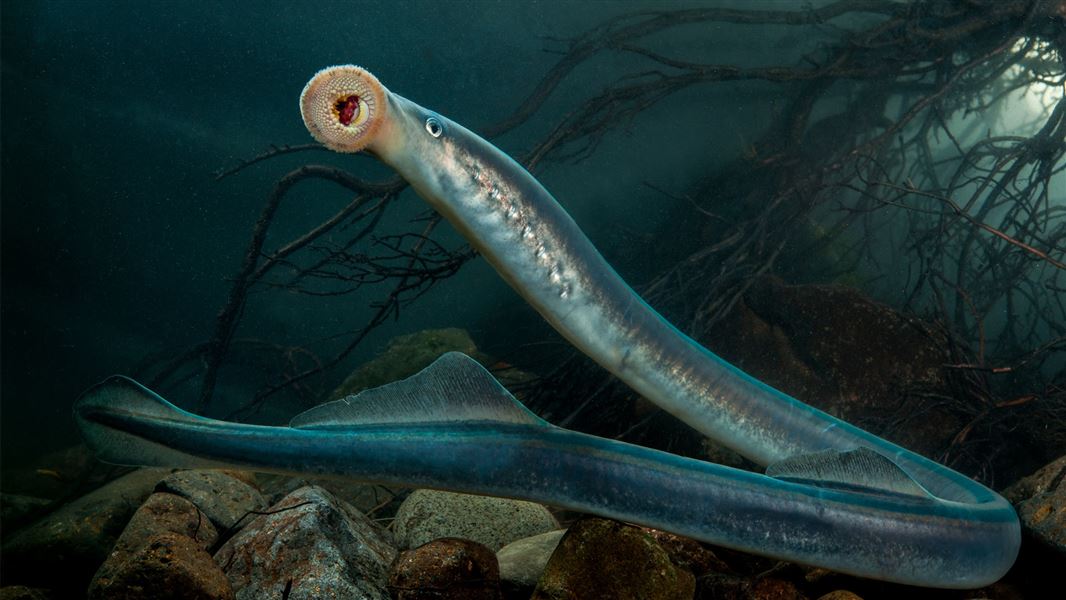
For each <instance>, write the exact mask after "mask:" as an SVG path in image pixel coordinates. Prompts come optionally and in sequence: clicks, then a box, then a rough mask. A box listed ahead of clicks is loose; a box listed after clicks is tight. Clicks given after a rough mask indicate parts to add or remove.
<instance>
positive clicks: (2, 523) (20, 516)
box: [0, 494, 52, 531]
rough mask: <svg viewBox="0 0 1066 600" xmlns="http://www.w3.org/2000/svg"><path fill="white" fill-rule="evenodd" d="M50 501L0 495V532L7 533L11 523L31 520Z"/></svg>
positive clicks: (15, 495) (16, 495)
mask: <svg viewBox="0 0 1066 600" xmlns="http://www.w3.org/2000/svg"><path fill="white" fill-rule="evenodd" d="M51 503H52V502H51V500H48V499H46V498H37V497H36V496H22V495H19V494H0V530H2V531H9V530H10V527H11V523H17V522H19V521H25V520H28V519H32V518H33V515H34V514H35V513H38V511H40V510H42V509H44V508H45V507H47V506H48V505H49V504H51Z"/></svg>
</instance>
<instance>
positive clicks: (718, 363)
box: [79, 66, 1020, 587]
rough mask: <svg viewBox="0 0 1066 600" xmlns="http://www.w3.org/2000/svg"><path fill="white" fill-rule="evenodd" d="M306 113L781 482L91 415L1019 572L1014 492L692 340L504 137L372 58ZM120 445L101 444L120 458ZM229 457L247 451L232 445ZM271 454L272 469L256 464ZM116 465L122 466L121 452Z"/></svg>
mask: <svg viewBox="0 0 1066 600" xmlns="http://www.w3.org/2000/svg"><path fill="white" fill-rule="evenodd" d="M301 108H302V111H303V114H304V120H305V123H306V124H307V126H308V128H309V130H310V131H311V133H312V134H313V135H314V136H315V137H316V138H317V139H318V140H320V141H322V142H323V143H325V144H326V145H327V146H329V147H331V148H333V149H335V150H338V151H342V152H357V151H367V152H369V153H371V154H373V155H375V156H377V157H378V158H379V159H380V160H382V161H383V162H385V163H386V164H388V165H390V166H391V167H393V168H394V169H396V171H398V172H399V173H400V174H401V175H402V176H403V177H404V178H405V179H406V180H407V181H408V182H410V184H411V185H412V187H414V188H415V190H416V191H417V192H418V193H419V194H420V195H421V196H422V197H423V198H424V199H426V200H427V201H428V202H429V203H430V204H431V205H432V206H433V207H434V208H435V209H436V210H437V211H439V212H440V213H441V214H443V215H444V216H445V217H446V218H447V219H448V220H449V221H450V222H451V223H452V224H453V225H454V226H455V227H456V228H458V229H459V230H460V231H461V232H462V233H463V234H464V235H465V236H466V237H467V239H468V240H469V241H470V242H471V244H473V245H474V246H475V247H476V248H477V249H478V250H479V251H480V252H481V254H482V255H483V256H484V257H485V258H486V259H487V260H488V261H489V262H490V263H491V264H492V265H493V266H494V267H495V268H496V270H497V271H498V272H499V273H500V274H501V275H502V276H503V277H504V278H505V279H506V280H507V281H508V282H509V283H510V284H511V285H512V286H513V287H514V288H515V289H516V290H517V291H518V292H519V293H520V294H521V295H522V296H523V297H524V298H525V299H526V300H527V301H528V302H529V303H530V304H531V305H532V306H533V307H535V308H536V310H537V311H538V312H540V314H541V315H543V316H544V318H545V319H547V320H548V321H549V322H550V323H551V324H552V325H553V326H554V327H555V328H556V329H557V330H558V331H559V332H560V333H561V334H562V335H563V336H565V337H566V338H567V339H568V340H569V341H570V342H572V343H573V344H574V345H575V346H577V347H578V348H580V349H581V350H582V351H583V352H585V353H586V354H588V355H589V356H590V357H592V358H593V359H594V360H596V361H597V362H598V363H599V364H601V365H603V366H604V367H605V368H606V369H608V370H609V371H610V372H612V373H613V374H615V375H616V376H617V377H619V378H620V379H622V380H623V381H625V382H626V383H627V384H629V385H630V386H631V387H633V388H634V389H635V390H636V391H638V392H640V393H641V394H642V395H644V396H645V397H646V398H648V399H649V400H651V401H653V402H655V403H657V404H658V405H660V406H661V407H663V408H664V409H666V410H667V411H669V412H671V413H672V414H674V415H676V416H677V417H678V418H680V419H681V420H683V421H684V422H686V423H688V424H689V425H691V426H692V427H694V428H696V429H697V430H699V431H701V432H703V433H705V434H706V435H708V436H710V437H712V438H714V439H715V440H717V441H719V442H721V443H723V444H725V445H726V446H729V447H731V448H733V449H734V450H736V451H738V452H739V453H741V454H742V455H744V456H746V457H748V458H750V459H751V460H753V461H755V462H757V463H759V464H762V465H771V466H770V469H768V473H772V474H774V475H775V477H769V476H764V475H758V474H753V473H747V472H742V471H738V470H734V469H729V468H726V467H721V466H718V465H712V464H707V463H703V462H699V461H694V460H690V459H684V458H679V457H676V456H673V455H669V454H665V453H662V452H656V451H653V450H648V449H644V448H639V447H636V446H631V445H627V444H621V443H618V442H612V441H606V440H600V439H597V438H591V437H589V436H585V435H581V434H577V433H574V432H569V431H565V430H562V429H559V428H555V427H550V426H547V425H546V424H544V423H543V422H540V423H537V424H530V423H520V424H510V423H501V422H496V421H493V420H492V419H489V420H483V421H479V422H480V423H481V424H480V425H476V424H471V425H463V426H460V425H458V424H456V423H452V424H450V425H441V424H439V423H437V424H432V425H425V424H423V425H418V426H415V425H410V424H406V425H397V424H395V423H394V424H392V425H390V426H385V425H382V424H380V423H379V424H377V425H373V426H371V425H366V424H365V423H364V422H362V421H360V420H358V419H355V420H350V421H347V422H345V421H343V420H340V421H338V422H336V423H334V424H333V426H331V427H327V428H325V429H310V430H309V429H301V428H299V427H297V428H253V427H250V426H243V425H233V424H220V423H218V422H212V421H206V420H202V419H200V418H199V417H193V416H191V415H187V417H188V418H187V419H186V418H182V419H168V420H167V421H166V422H159V421H158V420H153V418H151V417H145V416H143V415H141V413H140V412H139V409H138V410H132V409H126V410H125V411H124V412H120V413H117V415H118V416H116V415H115V414H111V415H110V416H108V415H109V413H108V411H107V409H106V403H102V402H100V401H99V398H100V397H101V396H102V395H107V394H104V393H103V391H106V390H107V388H104V390H103V391H101V390H99V389H98V390H97V392H96V393H94V394H90V395H89V396H87V398H90V400H91V401H90V400H84V401H83V403H82V408H83V410H82V412H81V413H79V415H80V417H79V418H80V419H82V421H83V423H88V424H89V425H88V426H91V425H92V424H94V423H95V424H99V425H105V426H106V427H108V428H112V429H115V430H124V431H126V432H130V430H131V429H136V430H138V431H140V433H139V434H137V436H138V439H141V440H153V442H152V443H154V444H160V445H161V446H169V447H173V448H182V449H183V455H184V454H189V455H197V456H200V457H201V459H211V460H213V461H217V462H219V463H220V464H234V463H236V464H244V465H246V466H254V467H257V468H275V469H282V470H287V471H302V470H312V471H320V472H322V471H326V472H335V473H342V474H346V475H349V476H353V477H358V478H362V479H368V480H374V481H389V482H398V483H404V484H407V485H425V486H431V487H438V488H445V489H456V490H460V491H470V492H477V493H485V494H493V495H501V496H511V497H520V498H528V499H533V500H539V501H544V502H549V503H553V504H557V505H561V506H566V507H570V508H574V509H578V510H585V511H588V512H593V513H597V514H603V515H607V516H613V517H616V518H621V519H627V520H631V521H634V522H639V523H644V524H647V525H651V526H656V527H661V528H664V529H669V530H672V531H675V532H677V533H681V534H685V535H689V536H692V537H695V538H698V539H702V540H705V541H709V542H713V543H717V544H722V545H725V546H731V547H734V548H739V549H743V550H748V551H752V552H757V553H761V554H766V555H769V556H774V557H780V558H785V559H789V560H794V561H798V562H804V563H809V564H815V565H820V566H824V567H827V568H830V569H834V570H839V571H843V572H848V573H853V574H857V575H863V576H868V577H876V578H881V579H886V580H891V581H898V582H903V583H911V584H917V585H927V586H939V587H977V586H980V585H984V584H987V583H990V582H992V581H995V580H996V579H998V578H999V577H1001V576H1002V575H1003V574H1004V573H1005V572H1006V571H1007V569H1008V568H1009V567H1010V566H1011V564H1012V563H1013V562H1014V559H1015V557H1016V555H1017V551H1018V545H1019V539H1020V533H1019V525H1018V520H1017V517H1016V515H1015V513H1014V511H1013V509H1012V508H1011V506H1010V504H1009V503H1007V502H1006V501H1005V500H1004V499H1003V498H1001V497H1000V496H999V495H997V494H996V493H994V492H993V491H991V490H989V489H987V488H985V487H984V486H981V485H980V484H978V483H976V482H974V481H972V480H970V479H968V478H967V477H965V476H963V475H960V474H958V473H956V472H955V471H952V470H950V469H948V468H946V467H943V466H941V465H939V464H937V463H936V462H933V461H930V460H928V459H926V458H923V457H921V456H918V455H916V454H914V453H912V452H909V451H908V450H906V449H904V448H901V447H899V446H896V445H894V444H892V443H890V442H887V441H885V440H882V439H880V438H878V437H876V436H874V435H872V434H870V433H867V432H865V431H863V430H861V429H858V428H856V427H853V426H851V425H849V424H847V423H845V422H843V421H840V420H839V419H836V418H834V417H832V416H830V415H828V414H826V413H824V412H821V411H819V410H816V409H814V408H812V407H810V406H807V405H805V404H803V403H801V402H799V401H797V400H795V399H793V398H791V397H790V396H788V395H786V394H783V393H781V392H779V391H777V390H774V389H773V388H770V387H769V386H767V385H765V384H763V383H761V382H759V381H757V380H755V379H753V378H752V377H750V376H748V375H746V374H745V373H743V372H742V371H740V370H739V369H737V368H736V367H734V366H732V365H730V364H729V363H727V362H725V361H723V360H722V359H720V358H719V357H717V356H715V355H714V354H713V353H711V352H709V351H708V350H706V349H705V348H703V347H702V346H700V345H699V344H698V343H697V342H695V341H693V340H692V339H691V338H689V337H688V336H686V335H684V334H683V333H681V332H680V331H678V330H677V329H676V328H675V327H673V326H672V325H671V324H670V323H669V322H667V321H666V320H665V319H663V318H662V317H661V316H660V315H659V314H658V313H657V312H655V311H654V310H653V309H652V308H650V307H649V306H648V305H647V304H646V303H645V302H643V301H642V300H641V298H640V297H639V296H638V295H637V294H636V293H635V292H634V291H633V290H632V289H631V288H630V287H629V286H628V285H626V283H625V282H624V281H622V279H621V278H620V277H619V276H618V275H617V274H616V273H615V271H614V270H613V269H612V268H611V267H610V265H608V264H607V262H606V261H605V260H604V259H603V257H602V256H601V255H600V254H599V252H598V251H597V250H596V249H595V247H593V245H592V244H591V242H590V241H589V240H588V239H587V238H586V237H585V235H584V234H583V233H582V232H581V230H580V229H579V228H578V226H577V225H576V224H575V223H574V221H573V220H572V219H571V218H570V216H569V215H568V214H567V213H566V212H565V211H564V210H563V208H562V207H561V206H560V205H559V204H558V203H557V202H556V201H555V200H554V198H552V196H551V194H549V193H548V191H547V190H545V189H544V187H543V186H541V185H540V184H539V183H538V182H537V180H536V179H535V178H533V176H532V175H530V174H529V173H528V172H527V171H526V170H525V169H523V168H522V167H521V166H520V165H519V164H517V163H516V162H515V161H514V160H512V159H511V158H510V157H508V156H507V155H506V154H504V153H503V152H501V151H500V150H499V149H497V148H496V147H495V146H493V145H492V144H490V143H489V142H487V141H485V140H483V139H482V138H480V137H479V136H477V135H476V134H474V133H472V132H470V131H468V130H467V129H465V128H463V127H462V126H460V125H458V124H456V123H454V122H452V121H450V120H448V119H446V118H444V117H442V116H440V115H438V114H436V113H434V112H433V111H430V110H427V109H425V108H423V107H421V106H419V105H417V104H415V103H413V102H411V101H409V100H407V99H405V98H403V97H401V96H398V95H396V94H393V93H391V92H389V91H388V90H387V89H385V88H384V87H383V86H382V85H381V84H380V83H379V82H378V81H377V79H376V78H374V76H373V75H371V74H369V73H368V72H366V71H365V70H363V69H360V68H358V67H354V66H342V67H332V68H330V69H326V70H323V71H321V72H319V73H318V74H317V75H316V76H315V77H314V78H313V79H312V80H311V82H309V83H308V85H307V87H306V88H305V90H304V93H303V95H302V97H301ZM138 415H140V416H138ZM158 418H161V417H158V416H157V417H156V419H158ZM342 423H343V424H344V426H343V427H342V426H341V424H342ZM353 423H358V425H354V424H353ZM294 425H295V424H294ZM368 427H369V429H368ZM375 427H376V429H375ZM442 427H443V428H444V429H442ZM202 436H207V438H203V437H202ZM212 436H214V437H212ZM220 436H222V437H220ZM316 436H318V437H317V438H316ZM322 436H333V438H331V441H330V444H320V443H319V442H322V441H323V440H322V439H320V438H321V437H322ZM205 439H206V440H207V441H204V440H205ZM220 439H225V440H227V441H226V443H224V444H221V446H220V445H219V444H220V442H219V440H220ZM316 439H318V442H316V441H315V440H316ZM190 440H200V441H201V442H202V444H203V445H202V446H201V447H200V449H198V448H197V447H195V446H191V444H192V442H191V441H190ZM211 440H213V441H211ZM109 443H110V442H107V443H102V444H97V448H101V447H108V448H111V449H113V446H108V444H109ZM266 444H269V448H270V451H269V454H268V455H263V454H262V449H263V448H265V447H267V446H266ZM126 447H127V448H129V447H132V446H131V445H130V444H128V443H127V445H126ZM220 447H222V448H229V449H231V450H232V451H226V452H218V451H214V450H217V449H218V448H220ZM487 447H491V448H492V450H490V451H486V448H487ZM208 448H210V449H213V450H212V451H207V450H206V449H208ZM238 448H239V450H238ZM257 449H258V450H257ZM856 449H864V450H862V451H860V452H859V454H858V455H856V453H855V451H856ZM257 451H258V452H260V454H259V456H265V457H264V458H258V459H251V458H249V457H252V456H256V453H257ZM870 451H872V452H870ZM212 452H213V453H212ZM110 456H111V459H112V460H117V461H118V462H122V457H123V455H122V454H121V452H117V451H115V452H111V453H110ZM125 456H126V460H127V461H129V460H130V456H129V455H128V454H127V455H125ZM871 456H872V457H874V458H873V459H871V458H870V457H871ZM238 459H239V460H238ZM366 461H373V463H374V464H364V463H365V462H366ZM141 462H149V461H146V460H144V459H143V458H142V459H141ZM157 462H163V461H162V459H159V460H158V461H157ZM201 462H202V460H201ZM353 463H358V464H353ZM885 463H887V464H885ZM469 465H476V466H477V468H474V469H470V468H468V466H469ZM464 467H467V468H464ZM894 470H895V472H894ZM878 473H879V474H878Z"/></svg>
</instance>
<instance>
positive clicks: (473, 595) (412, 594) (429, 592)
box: [389, 538, 501, 600]
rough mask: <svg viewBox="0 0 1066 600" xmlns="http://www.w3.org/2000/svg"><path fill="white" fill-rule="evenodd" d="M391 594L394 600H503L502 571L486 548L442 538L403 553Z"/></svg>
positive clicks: (394, 568)
mask: <svg viewBox="0 0 1066 600" xmlns="http://www.w3.org/2000/svg"><path fill="white" fill-rule="evenodd" d="M389 591H390V592H392V597H393V598H394V600H499V598H500V597H501V596H500V569H499V566H498V565H497V563H496V555H495V554H493V553H492V551H491V550H489V549H488V548H486V547H485V546H484V545H482V544H479V543H477V542H474V541H471V540H463V539H459V538H442V539H439V540H433V541H432V542H429V543H428V544H423V545H421V546H419V547H417V548H415V549H413V550H407V551H405V552H402V553H400V556H399V557H398V558H397V559H396V562H394V563H393V564H392V571H391V573H389Z"/></svg>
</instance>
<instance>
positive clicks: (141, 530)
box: [89, 493, 218, 598]
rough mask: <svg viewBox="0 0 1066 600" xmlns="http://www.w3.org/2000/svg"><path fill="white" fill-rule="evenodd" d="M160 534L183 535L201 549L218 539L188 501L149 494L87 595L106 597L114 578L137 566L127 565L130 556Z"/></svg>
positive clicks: (171, 495)
mask: <svg viewBox="0 0 1066 600" xmlns="http://www.w3.org/2000/svg"><path fill="white" fill-rule="evenodd" d="M161 533H176V534H179V535H184V536H186V537H188V538H190V539H191V540H192V541H194V542H196V545H197V547H199V548H200V549H201V550H204V551H207V550H209V549H210V548H211V547H212V546H214V544H215V542H217V541H218V532H217V531H216V530H215V527H214V525H212V524H211V521H210V520H209V519H208V518H207V516H205V515H204V514H203V513H202V512H200V510H199V509H198V508H196V505H194V504H193V503H192V502H189V501H188V500H186V499H185V498H182V497H181V496H175V495H174V494H164V493H155V494H152V495H151V496H149V497H148V500H146V501H145V502H144V504H142V505H141V507H140V508H138V509H137V512H136V513H134V514H133V518H131V519H130V522H129V524H127V525H126V528H125V529H124V530H123V531H122V535H121V536H119V538H118V541H117V542H116V543H115V547H114V549H113V550H112V551H111V554H110V555H109V556H108V557H107V560H106V561H104V564H103V565H101V567H100V569H99V570H98V571H97V572H96V577H94V578H93V582H92V584H91V585H90V586H89V596H90V597H93V598H107V597H109V594H110V593H111V592H110V590H111V588H112V586H113V584H114V583H115V581H116V580H123V579H124V578H125V576H126V574H127V573H128V572H129V570H130V569H131V568H133V569H136V568H139V567H138V566H136V565H134V566H131V565H129V564H128V563H129V561H130V559H131V557H133V556H134V555H136V554H137V553H139V552H140V551H141V550H142V549H143V548H144V547H145V546H147V545H148V542H149V540H150V539H153V538H155V537H156V536H158V535H159V534H161ZM212 564H213V563H212Z"/></svg>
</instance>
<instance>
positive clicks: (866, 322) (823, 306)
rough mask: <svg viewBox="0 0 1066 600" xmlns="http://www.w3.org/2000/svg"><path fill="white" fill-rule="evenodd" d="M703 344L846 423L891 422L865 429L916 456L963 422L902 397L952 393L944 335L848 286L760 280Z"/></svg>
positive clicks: (934, 448) (931, 450) (943, 441)
mask: <svg viewBox="0 0 1066 600" xmlns="http://www.w3.org/2000/svg"><path fill="white" fill-rule="evenodd" d="M707 341H708V344H709V345H708V347H709V348H710V349H711V350H713V351H714V352H715V353H717V354H719V355H720V356H722V358H724V359H726V360H728V361H729V362H731V363H733V364H735V365H737V366H738V367H740V368H742V369H744V371H746V372H748V373H749V374H751V375H752V376H753V377H756V378H758V379H760V380H762V381H764V382H766V383H767V384H769V385H771V386H773V387H775V388H777V389H779V390H783V391H785V392H787V393H789V394H791V395H793V396H795V397H796V398H799V399H800V400H802V401H803V402H806V403H808V404H811V405H812V406H815V407H817V408H820V409H822V410H824V411H826V412H828V413H830V414H832V415H834V416H837V417H840V418H842V419H844V420H845V421H848V422H849V423H854V424H856V425H859V426H864V425H865V426H867V427H870V426H873V425H876V424H879V423H896V424H897V425H896V426H894V427H893V428H892V429H891V430H890V431H886V430H885V429H884V427H883V426H882V427H876V426H873V427H872V428H871V431H873V433H876V434H878V435H883V436H884V437H886V438H887V439H889V440H891V441H893V442H896V443H898V444H900V445H902V446H904V447H905V448H908V449H910V450H914V451H915V452H918V453H919V454H925V455H930V454H937V453H939V452H941V451H942V449H943V448H944V447H946V446H947V444H948V443H949V442H950V441H951V439H952V437H953V436H954V435H955V434H956V433H958V431H959V429H961V428H962V426H963V425H965V421H963V420H962V419H963V417H962V416H961V414H960V413H958V412H955V411H952V410H951V409H950V407H948V406H946V405H945V406H941V405H939V404H936V405H930V404H929V403H928V402H927V401H926V398H925V397H916V396H914V395H908V394H906V393H905V392H906V390H907V389H913V388H916V387H920V388H921V389H923V390H926V391H928V392H929V393H937V394H943V395H945V396H950V395H951V392H950V386H949V383H948V373H947V370H946V369H945V368H944V365H945V364H947V363H950V362H951V360H952V359H951V356H950V354H949V352H948V350H947V349H948V348H949V344H948V343H947V341H946V339H945V337H944V334H943V333H942V332H940V331H939V330H937V329H935V328H933V327H931V326H929V325H927V324H925V323H923V322H922V321H920V320H918V319H916V318H913V317H909V316H907V315H904V314H902V313H899V312H897V311H895V310H893V309H891V308H889V307H888V306H885V305H883V304H879V303H877V302H874V301H872V300H870V299H869V298H867V297H866V296H864V295H863V294H861V293H860V292H859V291H857V290H855V289H853V288H849V287H844V286H836V285H786V284H785V283H784V282H782V281H781V280H779V279H777V278H774V277H759V278H757V279H756V280H754V281H753V283H752V285H751V287H750V288H749V289H748V291H747V292H745V294H744V296H743V299H742V301H741V302H739V303H738V304H737V306H736V308H735V309H734V310H733V311H732V312H730V313H729V315H727V316H726V318H725V319H724V320H723V321H722V322H721V324H720V325H719V326H718V327H716V328H715V330H714V331H712V332H711V333H710V334H708V339H707Z"/></svg>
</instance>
